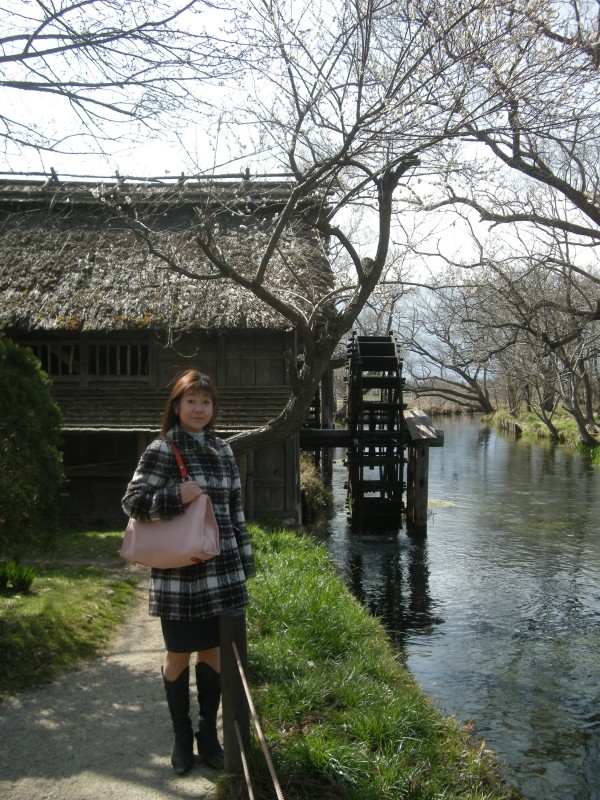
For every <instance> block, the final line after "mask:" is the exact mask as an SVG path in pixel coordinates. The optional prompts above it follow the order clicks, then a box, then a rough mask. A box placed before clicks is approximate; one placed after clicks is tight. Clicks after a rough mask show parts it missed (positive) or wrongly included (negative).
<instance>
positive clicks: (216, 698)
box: [196, 662, 224, 769]
mask: <svg viewBox="0 0 600 800" xmlns="http://www.w3.org/2000/svg"><path fill="white" fill-rule="evenodd" d="M196 688H197V690H198V705H199V706H200V726H199V728H198V733H197V734H196V740H197V742H198V754H199V755H201V756H202V758H203V759H204V763H205V764H207V765H208V766H209V767H212V768H213V769H223V766H224V757H223V748H222V747H221V745H220V744H219V739H218V738H217V714H218V711H219V704H220V702H221V675H220V674H219V673H218V672H216V671H215V670H214V669H213V668H212V667H210V666H209V665H208V664H205V663H204V662H200V663H199V664H196Z"/></svg>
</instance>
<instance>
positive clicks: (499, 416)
mask: <svg viewBox="0 0 600 800" xmlns="http://www.w3.org/2000/svg"><path fill="white" fill-rule="evenodd" d="M481 420H482V423H483V424H484V425H488V426H489V427H493V428H496V429H497V430H500V431H509V432H510V433H511V434H514V435H515V436H517V437H525V438H527V439H531V440H532V441H538V442H539V441H540V440H542V441H546V442H550V443H552V444H555V445H557V446H559V447H564V448H566V449H567V450H568V451H570V452H576V453H577V454H578V455H579V456H581V457H582V458H585V459H586V460H587V461H589V462H590V463H591V464H594V466H596V467H600V445H597V446H596V447H590V446H589V445H585V444H583V443H582V442H581V437H580V434H579V431H578V430H577V426H576V424H575V421H574V420H573V418H572V417H570V416H569V415H559V416H558V417H557V418H556V419H555V423H556V425H555V427H556V429H557V432H558V439H555V438H553V437H552V435H551V433H550V430H549V428H548V426H547V425H545V424H544V422H543V421H542V420H541V419H540V418H539V417H537V416H536V415H535V414H534V413H533V412H530V413H528V414H525V413H522V412H520V413H518V414H516V415H515V414H513V413H512V412H511V411H510V410H509V409H508V408H500V409H498V410H497V411H495V412H494V413H493V414H485V415H482V417H481Z"/></svg>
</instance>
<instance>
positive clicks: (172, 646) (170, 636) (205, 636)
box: [160, 614, 219, 653]
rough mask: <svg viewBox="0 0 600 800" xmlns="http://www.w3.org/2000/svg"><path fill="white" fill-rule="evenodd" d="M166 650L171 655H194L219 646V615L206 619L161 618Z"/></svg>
mask: <svg viewBox="0 0 600 800" xmlns="http://www.w3.org/2000/svg"><path fill="white" fill-rule="evenodd" d="M160 624H161V626H162V633H163V639H164V640H165V649H166V650H168V651H169V652H171V653H194V652H196V651H197V650H211V649H212V648H213V647H218V646H219V615H218V614H215V616H214V617H207V618H206V619H194V620H191V621H189V620H179V619H164V618H163V617H161V618H160Z"/></svg>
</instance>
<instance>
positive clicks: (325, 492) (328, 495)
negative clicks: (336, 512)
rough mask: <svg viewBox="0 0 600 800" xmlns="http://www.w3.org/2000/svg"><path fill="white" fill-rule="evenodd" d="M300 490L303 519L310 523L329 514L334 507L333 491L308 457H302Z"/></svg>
mask: <svg viewBox="0 0 600 800" xmlns="http://www.w3.org/2000/svg"><path fill="white" fill-rule="evenodd" d="M300 491H301V493H302V521H303V522H304V523H305V524H309V523H311V522H314V521H315V520H318V519H319V518H320V517H322V516H326V515H327V514H329V513H330V512H331V510H332V508H333V493H332V491H331V489H329V488H328V487H327V486H325V484H324V483H323V479H322V478H321V476H320V474H319V473H318V471H317V469H316V467H315V465H314V464H313V463H312V461H310V460H309V459H308V458H306V457H303V458H301V459H300Z"/></svg>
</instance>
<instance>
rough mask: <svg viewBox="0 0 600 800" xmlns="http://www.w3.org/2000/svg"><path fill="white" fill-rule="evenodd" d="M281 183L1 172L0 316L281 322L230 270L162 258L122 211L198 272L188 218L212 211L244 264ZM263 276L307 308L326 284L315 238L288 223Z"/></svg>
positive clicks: (252, 263)
mask: <svg viewBox="0 0 600 800" xmlns="http://www.w3.org/2000/svg"><path fill="white" fill-rule="evenodd" d="M288 192H289V188H287V187H286V186H285V185H284V184H269V185H268V186H266V185H259V184H248V183H247V182H245V181H242V182H240V181H238V182H237V183H236V184H231V183H224V184H222V185H217V184H213V185H210V186H208V185H204V184H202V185H200V184H189V183H188V184H181V185H177V186H171V187H166V188H165V187H155V186H143V185H142V186H139V185H137V186H136V185H124V184H113V185H108V184H96V185H90V184H81V183H79V184H77V183H73V184H60V183H51V182H49V183H45V184H42V183H27V182H25V183H18V182H10V181H4V182H1V183H0V328H1V327H5V328H12V329H17V330H28V331H31V330H43V331H60V330H89V331H119V330H128V329H132V328H138V329H142V328H145V329H164V328H169V327H172V328H175V329H192V328H205V329H211V330H214V329H226V328H238V329H239V328H268V329H283V328H287V327H289V323H288V322H287V321H286V320H285V319H283V318H282V317H281V316H280V315H279V314H277V313H276V312H275V311H273V310H272V309H271V308H269V307H268V306H266V305H265V304H263V303H261V302H259V301H258V300H257V299H256V298H255V297H254V296H253V295H251V294H250V293H249V292H247V291H246V290H244V289H242V288H241V287H239V286H237V285H235V284H233V283H231V282H230V281H226V280H225V279H223V278H216V279H211V280H197V279H193V278H190V277H185V276H182V275H180V274H174V273H173V272H171V271H169V270H168V269H166V268H165V264H164V262H163V261H161V260H160V259H159V258H158V257H157V256H155V255H152V254H151V253H149V251H148V248H147V247H146V246H145V245H144V244H143V243H142V242H141V241H140V239H139V238H138V237H137V236H136V233H135V232H134V231H133V230H132V229H131V227H130V222H131V220H133V219H134V218H136V217H138V218H139V219H142V220H143V221H144V222H145V223H147V224H148V225H149V227H150V228H152V229H153V230H155V231H160V232H161V233H162V235H163V236H164V237H165V239H164V241H162V242H161V246H162V247H164V249H165V250H167V251H168V252H169V254H170V255H171V256H172V257H173V258H174V259H176V260H177V262H178V263H180V264H181V265H182V266H184V267H185V268H186V269H188V270H191V271H192V272H193V273H195V274H202V275H205V274H206V273H207V272H209V271H210V270H209V269H208V265H207V262H206V259H205V257H204V256H203V255H202V254H201V251H200V249H199V247H198V244H197V241H196V232H195V230H194V226H195V225H196V224H197V222H198V219H199V216H201V215H202V214H204V215H207V214H208V213H209V212H210V215H211V222H214V221H215V220H218V229H217V231H218V232H217V234H216V236H217V242H218V245H219V247H220V248H221V250H222V251H223V252H224V253H226V254H227V255H228V256H229V257H230V258H231V259H233V261H234V263H235V265H236V267H238V268H240V269H243V270H244V272H245V273H246V274H248V275H252V274H253V273H254V271H255V269H256V265H257V257H258V255H259V254H260V252H261V244H262V243H263V242H264V240H265V237H266V235H267V233H266V230H267V229H268V227H269V225H271V224H272V220H273V217H274V215H276V214H277V211H278V209H279V208H281V207H282V205H283V203H284V202H285V199H286V197H287V194H288ZM199 211H200V212H201V213H200V214H199ZM212 271H213V272H214V269H213V270H212ZM268 281H269V284H270V286H271V288H272V289H273V290H275V291H277V293H278V294H279V296H281V297H282V298H283V299H285V300H286V301H287V302H289V303H293V304H294V305H295V306H299V305H302V304H305V305H306V307H307V310H309V308H310V306H311V304H312V303H313V302H316V300H318V299H319V298H321V297H322V296H323V295H324V293H325V292H326V291H327V288H328V287H329V286H330V272H329V268H328V264H327V261H326V258H325V255H324V249H323V245H322V242H320V241H316V240H315V239H314V238H311V237H310V236H309V235H308V234H307V233H306V232H304V233H303V231H302V228H301V225H300V223H299V224H298V227H297V228H296V230H295V231H289V232H288V234H287V235H286V237H285V238H284V239H283V240H282V243H281V247H280V248H279V251H278V253H277V255H276V258H275V261H274V262H273V269H272V272H271V274H270V275H269V277H268Z"/></svg>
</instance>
